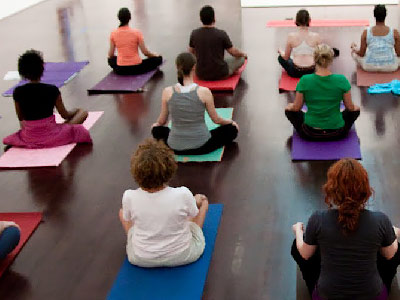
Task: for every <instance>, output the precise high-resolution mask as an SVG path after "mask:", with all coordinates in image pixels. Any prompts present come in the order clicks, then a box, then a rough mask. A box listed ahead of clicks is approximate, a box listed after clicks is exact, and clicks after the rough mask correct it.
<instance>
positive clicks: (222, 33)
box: [214, 27, 229, 38]
mask: <svg viewBox="0 0 400 300" xmlns="http://www.w3.org/2000/svg"><path fill="white" fill-rule="evenodd" d="M214 31H215V32H216V33H218V34H219V35H221V36H224V37H228V38H229V35H228V33H227V32H226V31H225V30H223V29H219V28H216V27H214Z"/></svg>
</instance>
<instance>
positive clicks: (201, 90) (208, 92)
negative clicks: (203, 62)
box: [197, 86, 212, 98]
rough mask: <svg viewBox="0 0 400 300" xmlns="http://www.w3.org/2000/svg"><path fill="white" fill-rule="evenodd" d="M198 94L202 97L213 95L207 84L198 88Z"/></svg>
mask: <svg viewBox="0 0 400 300" xmlns="http://www.w3.org/2000/svg"><path fill="white" fill-rule="evenodd" d="M197 94H198V95H199V97H200V98H201V97H207V96H210V95H212V93H211V90H210V89H209V88H208V87H205V86H199V87H198V88H197Z"/></svg>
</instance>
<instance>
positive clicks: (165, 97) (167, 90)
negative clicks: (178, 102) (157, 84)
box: [153, 87, 173, 126]
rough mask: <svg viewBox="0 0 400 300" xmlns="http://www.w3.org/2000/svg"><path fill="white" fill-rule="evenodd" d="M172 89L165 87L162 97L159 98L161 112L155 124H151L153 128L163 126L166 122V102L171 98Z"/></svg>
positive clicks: (167, 113)
mask: <svg viewBox="0 0 400 300" xmlns="http://www.w3.org/2000/svg"><path fill="white" fill-rule="evenodd" d="M172 89H173V87H167V88H165V89H164V91H163V93H162V96H161V112H160V115H159V116H158V119H157V122H156V123H154V124H153V126H164V125H165V124H166V123H167V120H168V115H169V112H168V100H169V99H170V98H171V96H172V92H173V91H172Z"/></svg>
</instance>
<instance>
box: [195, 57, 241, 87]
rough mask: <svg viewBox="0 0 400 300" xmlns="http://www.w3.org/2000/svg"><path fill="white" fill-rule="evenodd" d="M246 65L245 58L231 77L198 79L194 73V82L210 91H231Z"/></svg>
mask: <svg viewBox="0 0 400 300" xmlns="http://www.w3.org/2000/svg"><path fill="white" fill-rule="evenodd" d="M246 65H247V60H246V61H245V63H244V65H243V66H242V67H241V68H240V69H239V70H237V71H236V72H235V73H234V74H233V75H232V76H231V77H229V78H226V79H222V80H214V81H206V80H200V79H198V78H197V77H196V75H195V76H194V82H196V83H197V84H198V85H199V86H204V87H208V88H209V89H210V90H211V91H233V90H235V88H236V86H237V84H238V82H239V79H240V75H241V74H242V72H243V71H244V69H245V68H246Z"/></svg>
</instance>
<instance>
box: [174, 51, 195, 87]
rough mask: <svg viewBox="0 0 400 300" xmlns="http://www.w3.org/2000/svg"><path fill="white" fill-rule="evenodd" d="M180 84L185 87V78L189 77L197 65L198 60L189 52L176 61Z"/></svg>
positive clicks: (179, 56) (178, 57) (182, 54)
mask: <svg viewBox="0 0 400 300" xmlns="http://www.w3.org/2000/svg"><path fill="white" fill-rule="evenodd" d="M175 64H176V69H177V77H178V82H179V83H180V84H182V85H183V78H184V77H185V76H189V75H190V72H192V70H193V67H194V65H195V64H196V58H195V57H194V55H193V54H191V53H189V52H183V53H181V54H179V55H178V56H177V57H176V60H175Z"/></svg>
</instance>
